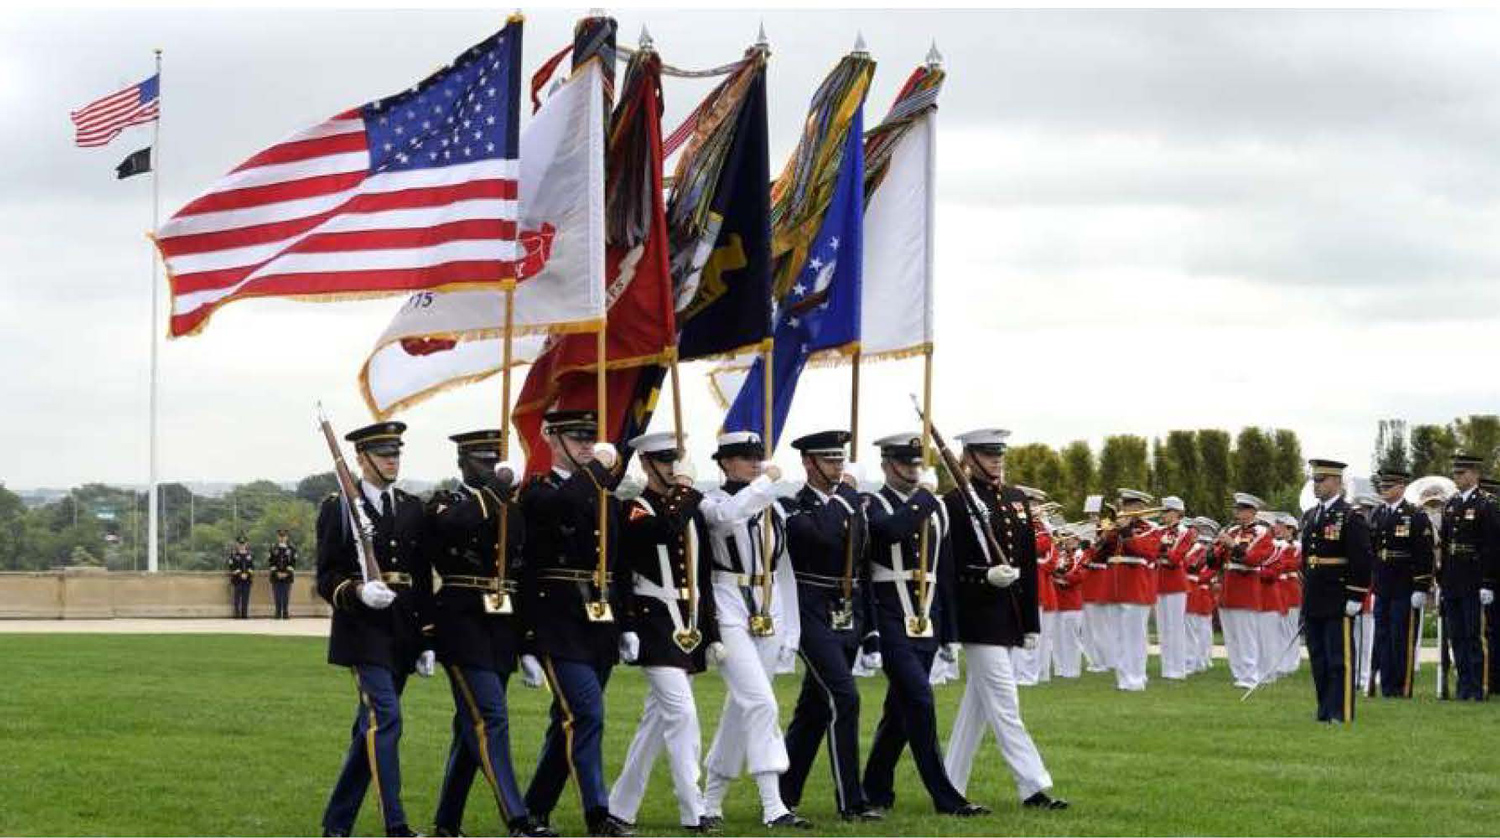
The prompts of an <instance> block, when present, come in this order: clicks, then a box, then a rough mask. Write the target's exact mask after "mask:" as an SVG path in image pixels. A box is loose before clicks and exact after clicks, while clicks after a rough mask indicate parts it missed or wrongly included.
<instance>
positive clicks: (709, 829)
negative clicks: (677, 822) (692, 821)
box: [683, 815, 724, 835]
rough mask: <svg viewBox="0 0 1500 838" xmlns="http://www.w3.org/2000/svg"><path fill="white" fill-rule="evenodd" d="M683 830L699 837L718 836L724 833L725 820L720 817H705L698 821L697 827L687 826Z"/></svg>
mask: <svg viewBox="0 0 1500 838" xmlns="http://www.w3.org/2000/svg"><path fill="white" fill-rule="evenodd" d="M683 829H686V830H687V831H689V832H696V833H698V834H699V835H718V834H720V833H722V832H723V831H724V819H723V818H722V817H720V816H718V815H704V816H703V817H701V818H699V819H698V825H697V826H685V827H683Z"/></svg>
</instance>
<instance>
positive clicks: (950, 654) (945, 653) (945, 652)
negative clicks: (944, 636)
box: [937, 643, 958, 663]
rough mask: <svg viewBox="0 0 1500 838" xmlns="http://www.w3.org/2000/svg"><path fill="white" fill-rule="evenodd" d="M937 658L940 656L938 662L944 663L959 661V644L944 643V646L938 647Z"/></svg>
mask: <svg viewBox="0 0 1500 838" xmlns="http://www.w3.org/2000/svg"><path fill="white" fill-rule="evenodd" d="M937 656H938V660H940V661H942V662H943V663H953V662H955V661H957V660H958V644H957V643H944V644H943V645H941V646H939V647H938V650H937Z"/></svg>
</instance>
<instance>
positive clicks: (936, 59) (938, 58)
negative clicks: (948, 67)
mask: <svg viewBox="0 0 1500 838" xmlns="http://www.w3.org/2000/svg"><path fill="white" fill-rule="evenodd" d="M942 66H943V54H942V53H941V52H938V48H937V40H936V39H934V40H933V42H932V49H929V50H927V69H929V70H936V69H938V68H940V67H942Z"/></svg>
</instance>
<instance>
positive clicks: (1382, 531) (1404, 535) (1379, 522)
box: [1370, 501, 1432, 599]
mask: <svg viewBox="0 0 1500 838" xmlns="http://www.w3.org/2000/svg"><path fill="white" fill-rule="evenodd" d="M1370 541H1371V546H1372V547H1373V548H1374V550H1375V576H1374V581H1375V590H1376V591H1378V592H1379V593H1380V595H1381V596H1382V597H1395V598H1398V599H1399V598H1407V599H1409V598H1410V596H1409V595H1410V594H1411V593H1412V592H1413V591H1422V592H1424V593H1425V592H1426V591H1427V590H1428V589H1429V588H1431V587H1432V520H1431V519H1429V518H1428V517H1427V514H1426V513H1424V512H1423V511H1422V510H1420V509H1418V508H1417V507H1416V506H1415V505H1414V504H1410V503H1407V502H1406V501H1402V502H1401V503H1400V504H1398V505H1397V506H1396V507H1395V508H1392V507H1391V506H1390V505H1389V504H1385V505H1382V506H1381V507H1380V508H1379V509H1376V510H1375V517H1374V520H1373V521H1372V522H1371V525H1370Z"/></svg>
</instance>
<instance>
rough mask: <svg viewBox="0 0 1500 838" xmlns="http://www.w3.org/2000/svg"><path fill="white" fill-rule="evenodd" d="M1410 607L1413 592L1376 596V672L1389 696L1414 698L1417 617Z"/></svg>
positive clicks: (1382, 688) (1381, 691)
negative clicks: (1413, 682) (1412, 691)
mask: <svg viewBox="0 0 1500 838" xmlns="http://www.w3.org/2000/svg"><path fill="white" fill-rule="evenodd" d="M1416 616H1417V615H1416V612H1414V611H1413V610H1412V607H1411V591H1409V590H1408V591H1404V592H1403V591H1399V590H1398V591H1397V592H1396V593H1395V594H1394V595H1392V596H1380V595H1379V594H1377V595H1376V596H1375V658H1374V664H1375V671H1376V672H1377V673H1379V675H1380V694H1381V695H1383V696H1385V697H1386V698H1410V697H1411V672H1412V664H1413V663H1414V662H1415V659H1416V646H1417V629H1418V626H1417V619H1416Z"/></svg>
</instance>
